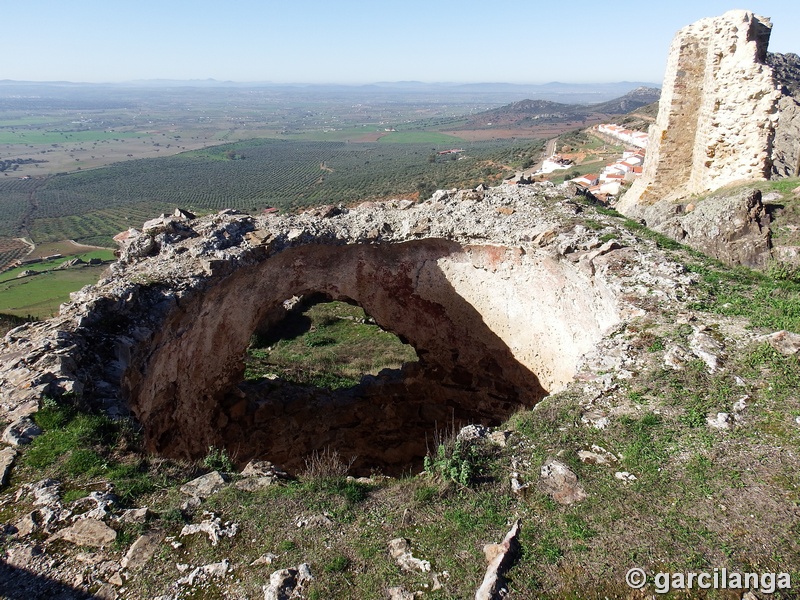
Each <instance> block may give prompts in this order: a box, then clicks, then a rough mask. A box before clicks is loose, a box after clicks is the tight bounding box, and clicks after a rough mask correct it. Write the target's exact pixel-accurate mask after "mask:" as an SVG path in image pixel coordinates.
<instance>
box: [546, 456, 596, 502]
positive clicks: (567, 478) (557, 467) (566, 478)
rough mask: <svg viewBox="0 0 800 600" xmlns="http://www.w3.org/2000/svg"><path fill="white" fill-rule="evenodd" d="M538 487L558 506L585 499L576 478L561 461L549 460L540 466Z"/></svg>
mask: <svg viewBox="0 0 800 600" xmlns="http://www.w3.org/2000/svg"><path fill="white" fill-rule="evenodd" d="M539 487H540V489H542V491H544V492H545V493H546V494H547V495H549V496H550V497H551V498H552V499H553V500H555V501H556V502H558V503H559V504H565V505H566V504H574V503H576V502H580V501H581V500H584V499H586V492H585V491H584V489H583V486H582V485H581V484H580V483H579V482H578V476H577V475H575V473H574V472H573V471H572V469H570V468H569V467H568V466H567V465H565V464H564V463H562V462H561V461H558V460H554V459H550V460H548V461H547V462H545V463H544V464H543V465H542V468H541V470H540V473H539Z"/></svg>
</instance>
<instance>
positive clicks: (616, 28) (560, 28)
mask: <svg viewBox="0 0 800 600" xmlns="http://www.w3.org/2000/svg"><path fill="white" fill-rule="evenodd" d="M733 8H746V9H748V10H752V11H753V12H755V13H757V14H760V15H764V16H768V17H771V18H772V22H773V25H774V26H773V32H772V41H771V43H770V50H771V51H773V52H797V53H800V36H798V34H797V32H798V31H800V2H797V0H787V1H783V0H782V1H776V0H773V1H760V0H759V1H751V2H750V3H749V4H748V5H746V6H745V5H742V4H739V5H737V4H731V3H730V2H725V1H717V0H671V1H664V2H659V1H654V2H618V3H613V4H612V3H610V2H601V1H598V0H590V1H589V0H572V1H570V2H554V1H551V2H542V1H539V0H506V1H505V2H479V1H472V2H470V0H459V1H458V2H456V1H453V0H402V1H394V0H370V1H362V0H324V1H322V0H232V1H229V2H224V1H221V0H214V1H210V0H126V1H122V0H71V1H69V2H67V1H65V0H29V1H26V2H23V1H15V2H11V1H7V2H3V8H2V11H1V12H0V15H2V21H0V23H1V25H0V56H2V57H3V60H2V62H1V63H0V64H1V65H2V66H0V79H18V80H30V81H53V80H62V81H91V82H111V81H128V80H136V79H208V78H213V79H218V80H233V81H274V82H281V83H298V82H307V83H369V82H376V81H404V80H416V81H424V82H501V81H502V82H513V83H545V82H549V81H563V82H581V83H593V82H612V81H646V82H656V83H660V82H661V79H662V78H663V74H664V68H665V65H666V59H667V50H668V48H669V43H670V41H671V39H672V37H673V35H674V34H675V32H676V31H677V30H678V29H680V28H681V27H683V26H685V25H688V24H689V23H692V22H694V21H696V20H698V19H700V18H702V17H708V16H715V15H720V14H722V13H724V12H726V11H727V10H730V9H733Z"/></svg>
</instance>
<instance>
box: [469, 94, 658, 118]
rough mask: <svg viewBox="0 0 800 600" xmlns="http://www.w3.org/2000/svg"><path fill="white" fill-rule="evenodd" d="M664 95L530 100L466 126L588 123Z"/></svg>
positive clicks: (490, 112) (486, 114) (485, 114)
mask: <svg viewBox="0 0 800 600" xmlns="http://www.w3.org/2000/svg"><path fill="white" fill-rule="evenodd" d="M660 95H661V90H660V89H658V88H652V87H645V86H640V87H637V88H636V89H634V90H631V91H629V92H628V93H626V94H625V95H623V96H620V97H618V98H613V99H611V100H607V101H605V102H599V103H595V104H577V103H572V104H566V103H561V102H552V101H549V100H532V99H526V100H521V101H518V102H512V103H510V104H506V105H504V106H501V107H499V108H494V109H491V110H487V111H484V112H482V113H479V114H477V115H475V116H474V117H472V118H471V119H470V120H469V123H468V125H467V126H466V127H494V128H505V127H511V126H514V127H519V126H523V127H524V126H525V125H526V124H530V125H531V126H532V125H534V124H540V123H542V122H557V121H564V120H576V119H579V120H584V119H588V118H590V117H596V116H598V115H601V114H604V115H622V114H626V113H629V112H631V111H634V110H636V109H637V108H641V107H643V106H647V105H649V104H652V103H653V102H657V101H658V99H659V97H660Z"/></svg>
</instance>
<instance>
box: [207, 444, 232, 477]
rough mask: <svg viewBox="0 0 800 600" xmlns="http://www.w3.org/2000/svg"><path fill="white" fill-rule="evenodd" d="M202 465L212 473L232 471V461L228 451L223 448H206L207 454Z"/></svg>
mask: <svg viewBox="0 0 800 600" xmlns="http://www.w3.org/2000/svg"><path fill="white" fill-rule="evenodd" d="M203 465H204V466H206V467H208V468H209V469H213V470H214V471H225V472H228V473H229V472H231V471H233V461H232V460H231V458H230V456H228V451H227V450H225V448H217V447H216V446H209V447H208V454H206V457H205V458H204V459H203Z"/></svg>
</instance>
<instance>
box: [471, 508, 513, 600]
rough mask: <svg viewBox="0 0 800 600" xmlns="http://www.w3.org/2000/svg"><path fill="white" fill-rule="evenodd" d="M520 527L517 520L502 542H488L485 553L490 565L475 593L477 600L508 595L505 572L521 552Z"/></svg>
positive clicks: (491, 599)
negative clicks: (504, 578)
mask: <svg viewBox="0 0 800 600" xmlns="http://www.w3.org/2000/svg"><path fill="white" fill-rule="evenodd" d="M519 528H520V523H519V521H517V522H516V523H514V525H513V526H512V527H511V529H510V530H509V532H508V533H507V534H506V536H505V538H503V541H502V542H501V543H500V544H487V545H486V546H484V547H483V553H484V555H485V556H486V561H487V562H488V563H489V566H488V567H487V569H486V574H485V575H484V577H483V582H482V583H481V586H480V588H478V591H477V592H476V593H475V600H495V599H496V598H502V597H503V596H505V595H507V593H508V590H507V589H506V588H505V581H504V580H503V573H505V571H507V570H508V568H509V567H510V566H511V564H512V563H513V561H514V560H516V558H517V555H518V554H519V549H520V547H519V539H518V538H519Z"/></svg>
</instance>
